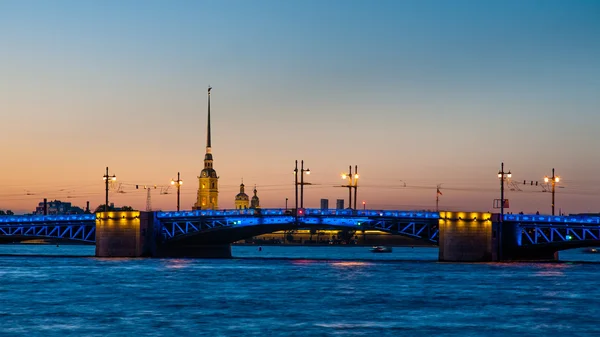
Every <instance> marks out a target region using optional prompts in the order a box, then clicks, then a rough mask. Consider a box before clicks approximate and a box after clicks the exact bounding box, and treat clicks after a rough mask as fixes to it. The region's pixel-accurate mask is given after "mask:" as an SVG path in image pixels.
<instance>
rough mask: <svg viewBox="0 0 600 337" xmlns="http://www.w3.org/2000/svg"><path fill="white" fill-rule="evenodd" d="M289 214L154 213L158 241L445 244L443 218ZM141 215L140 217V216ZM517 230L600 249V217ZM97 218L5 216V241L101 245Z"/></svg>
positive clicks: (520, 238)
mask: <svg viewBox="0 0 600 337" xmlns="http://www.w3.org/2000/svg"><path fill="white" fill-rule="evenodd" d="M289 213H290V211H289V210H287V211H286V210H284V209H261V210H260V211H255V210H216V211H212V210H199V211H182V212H152V213H150V214H151V216H152V217H153V221H154V227H155V228H158V230H157V232H156V233H157V236H158V238H157V240H159V241H160V242H163V243H164V242H168V243H171V244H176V242H178V241H181V242H186V241H193V242H195V243H204V244H227V243H232V242H236V241H239V240H243V239H246V238H251V237H254V236H257V235H261V234H267V233H272V232H276V231H281V230H292V229H299V228H318V229H350V230H355V231H362V230H380V231H383V232H388V233H391V234H396V235H402V236H407V237H412V238H415V239H420V240H425V241H428V242H431V243H438V241H439V239H440V235H439V224H440V221H441V220H443V218H441V214H444V213H443V212H442V213H437V212H419V211H400V210H379V211H378V210H320V209H302V210H300V211H299V214H298V216H297V217H296V216H294V215H292V214H289ZM138 214H139V213H138ZM503 220H504V223H505V225H506V224H511V225H513V227H512V228H516V230H515V231H514V234H515V235H516V242H517V244H518V246H523V247H528V246H529V247H534V246H535V247H537V248H541V249H549V250H554V251H559V250H564V249H570V248H578V247H589V246H598V245H600V218H598V217H585V216H544V215H513V214H508V215H504V218H503ZM96 221H97V219H96V215H94V214H85V215H50V216H1V217H0V242H17V241H23V240H29V239H34V238H36V239H40V238H50V239H59V240H68V241H75V242H82V243H90V244H93V243H95V240H96V233H95V230H96Z"/></svg>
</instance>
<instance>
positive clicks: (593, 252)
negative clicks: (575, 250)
mask: <svg viewBox="0 0 600 337" xmlns="http://www.w3.org/2000/svg"><path fill="white" fill-rule="evenodd" d="M583 252H584V253H588V254H598V253H600V249H598V248H586V249H584V250H583Z"/></svg>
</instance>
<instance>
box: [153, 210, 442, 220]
mask: <svg viewBox="0 0 600 337" xmlns="http://www.w3.org/2000/svg"><path fill="white" fill-rule="evenodd" d="M293 212H294V210H293V209H287V210H286V209H282V208H261V209H236V210H197V211H182V212H157V214H156V217H157V218H159V219H165V218H186V217H198V216H206V217H225V216H238V215H249V216H254V215H282V216H285V215H287V216H289V215H291V214H292V213H293ZM298 215H299V216H310V215H313V216H346V217H347V216H350V217H365V216H369V217H393V218H422V219H439V217H440V216H439V213H437V212H417V211H393V210H351V209H328V210H322V209H318V208H304V209H301V210H299V214H298Z"/></svg>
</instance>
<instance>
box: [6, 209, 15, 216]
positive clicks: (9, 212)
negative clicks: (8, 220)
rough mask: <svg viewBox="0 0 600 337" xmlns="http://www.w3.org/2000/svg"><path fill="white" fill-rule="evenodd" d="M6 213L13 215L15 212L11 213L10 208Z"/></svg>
mask: <svg viewBox="0 0 600 337" xmlns="http://www.w3.org/2000/svg"><path fill="white" fill-rule="evenodd" d="M6 215H15V213H13V211H11V210H10V209H9V210H7V211H6Z"/></svg>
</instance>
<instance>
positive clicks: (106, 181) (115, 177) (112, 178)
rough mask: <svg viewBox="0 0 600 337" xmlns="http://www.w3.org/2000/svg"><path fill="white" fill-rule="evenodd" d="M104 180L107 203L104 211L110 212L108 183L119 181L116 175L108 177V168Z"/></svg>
mask: <svg viewBox="0 0 600 337" xmlns="http://www.w3.org/2000/svg"><path fill="white" fill-rule="evenodd" d="M102 179H104V184H105V185H106V203H105V204H104V211H105V212H108V183H109V181H115V180H117V176H115V175H114V174H113V175H112V177H111V176H109V175H108V167H106V174H105V175H104V176H103V177H102Z"/></svg>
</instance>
